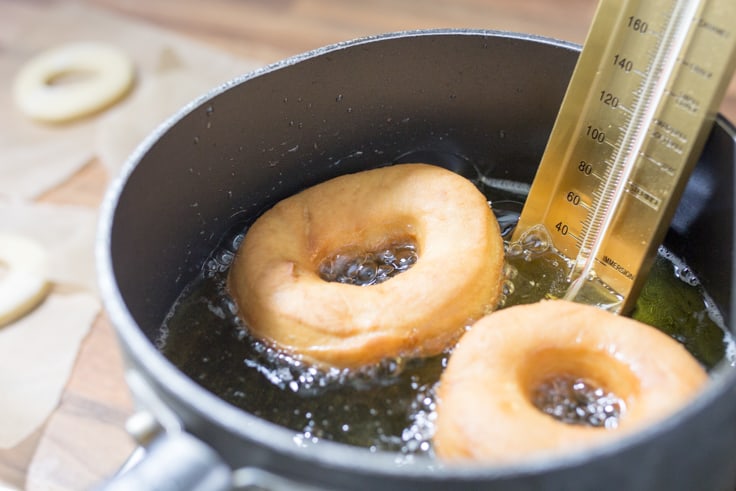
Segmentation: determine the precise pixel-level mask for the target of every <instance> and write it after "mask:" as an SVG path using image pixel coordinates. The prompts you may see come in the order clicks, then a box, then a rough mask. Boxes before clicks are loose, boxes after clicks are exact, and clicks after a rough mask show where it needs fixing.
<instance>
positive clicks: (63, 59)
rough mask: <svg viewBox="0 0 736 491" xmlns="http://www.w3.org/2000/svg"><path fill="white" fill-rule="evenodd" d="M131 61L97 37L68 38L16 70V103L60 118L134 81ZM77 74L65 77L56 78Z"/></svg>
mask: <svg viewBox="0 0 736 491" xmlns="http://www.w3.org/2000/svg"><path fill="white" fill-rule="evenodd" d="M133 74H134V69H133V62H132V61H131V60H130V58H129V57H128V56H127V55H126V54H125V53H123V52H122V51H120V50H119V49H117V48H115V47H113V46H109V45H107V44H102V43H97V42H79V43H71V44H66V45H63V46H59V47H56V48H52V49H50V50H48V51H44V52H42V53H40V54H38V55H37V56H35V57H34V58H32V59H31V60H29V61H28V62H27V63H26V64H25V65H24V66H23V67H22V68H21V70H20V71H19V72H18V74H17V76H16V78H15V82H14V85H13V96H14V100H15V102H16V104H17V105H18V107H19V108H20V110H21V111H23V112H24V113H25V114H26V115H28V116H29V117H30V118H32V119H35V120H38V121H43V122H49V123H61V122H65V121H70V120H73V119H77V118H80V117H82V116H87V115H89V114H92V113H95V112H97V111H100V110H101V109H104V108H106V107H108V106H109V105H111V104H112V103H114V102H116V101H117V100H118V99H120V98H121V97H122V96H124V95H125V93H126V92H127V91H128V90H129V89H130V87H131V85H132V83H133ZM65 76H76V77H77V79H76V80H72V81H69V82H68V83H58V84H57V83H55V80H57V79H59V78H60V77H65Z"/></svg>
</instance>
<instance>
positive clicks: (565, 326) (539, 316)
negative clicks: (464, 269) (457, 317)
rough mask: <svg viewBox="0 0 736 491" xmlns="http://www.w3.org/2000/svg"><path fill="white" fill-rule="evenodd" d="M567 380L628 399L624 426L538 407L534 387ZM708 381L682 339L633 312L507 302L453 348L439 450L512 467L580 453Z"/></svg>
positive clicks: (443, 386) (669, 408)
mask: <svg viewBox="0 0 736 491" xmlns="http://www.w3.org/2000/svg"><path fill="white" fill-rule="evenodd" d="M564 377H568V378H580V379H584V380H587V381H591V382H592V384H593V385H594V386H598V387H599V388H600V389H602V392H610V393H613V394H614V395H615V396H617V397H618V398H620V399H622V400H623V403H624V410H623V412H622V413H621V416H620V417H619V419H618V426H617V428H615V429H607V428H605V427H592V426H585V425H581V424H569V423H564V422H561V421H559V420H557V419H555V418H553V417H552V416H550V415H548V414H545V413H543V412H542V410H540V409H537V407H536V406H535V405H534V404H533V403H532V394H533V393H534V392H535V389H538V388H539V387H541V386H542V384H545V383H549V382H551V381H554V380H555V379H561V378H564ZM706 380H707V375H706V373H705V371H704V369H703V368H702V367H701V366H700V365H699V364H698V363H697V361H696V360H695V358H693V357H692V356H691V355H690V354H689V353H688V352H687V351H686V350H685V349H684V348H683V347H682V346H681V345H680V344H679V343H677V342H676V341H675V340H673V339H672V338H670V337H669V336H667V335H666V334H664V333H662V332H661V331H658V330H657V329H655V328H653V327H650V326H647V325H645V324H642V323H639V322H637V321H634V320H632V319H628V318H625V317H620V316H616V315H614V314H611V313H609V312H605V311H603V310H601V309H598V308H596V307H593V306H588V305H581V304H576V303H571V302H566V301H562V300H553V301H543V302H540V303H536V304H530V305H522V306H516V307H510V308H508V309H505V310H500V311H498V312H495V313H493V314H491V315H489V316H487V317H485V318H483V319H481V320H480V321H478V322H477V323H476V324H475V325H474V326H472V328H471V329H470V331H469V332H468V333H466V334H465V336H463V338H462V339H461V340H460V341H459V342H458V344H457V346H456V347H455V351H454V352H453V353H452V355H451V357H450V361H449V363H448V366H447V368H446V370H445V372H444V373H443V374H442V377H441V379H440V386H439V389H438V404H437V421H436V427H435V430H436V431H435V435H434V440H433V441H434V446H435V451H436V453H437V455H438V456H439V457H441V458H442V459H444V460H447V461H467V460H469V461H480V462H484V463H494V464H495V463H498V464H506V463H511V462H518V461H521V460H522V459H528V458H533V457H549V456H551V455H557V454H560V453H564V452H570V451H575V450H579V449H581V448H585V447H589V446H591V445H594V444H599V443H603V442H606V441H611V440H612V439H614V438H617V437H618V436H621V435H624V434H627V433H630V432H631V431H633V430H636V429H637V428H641V427H642V426H643V425H645V424H647V423H651V422H653V421H656V420H659V419H661V418H663V417H665V416H666V415H668V414H670V413H671V412H673V411H674V410H675V409H677V408H678V407H680V406H681V405H682V404H684V403H685V402H686V401H688V400H690V399H691V398H693V397H694V396H695V394H697V392H698V391H699V390H700V389H701V387H702V386H703V384H704V383H705V382H706Z"/></svg>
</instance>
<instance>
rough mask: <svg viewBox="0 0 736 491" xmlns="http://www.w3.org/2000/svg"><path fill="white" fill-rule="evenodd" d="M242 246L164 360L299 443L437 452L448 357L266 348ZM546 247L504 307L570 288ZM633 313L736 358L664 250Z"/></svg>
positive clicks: (178, 329)
mask: <svg viewBox="0 0 736 491" xmlns="http://www.w3.org/2000/svg"><path fill="white" fill-rule="evenodd" d="M519 209H520V206H519V203H517V202H514V201H498V202H497V203H494V212H495V213H496V215H497V216H498V218H499V223H500V224H501V226H502V229H503V233H504V236H505V237H510V235H511V231H512V229H513V224H514V223H515V219H516V218H517V217H518V210H519ZM240 240H242V235H240V236H237V237H236V238H235V239H233V240H231V241H230V243H229V244H227V245H226V246H225V247H223V248H222V249H221V250H218V251H216V252H215V253H214V254H213V255H212V256H211V258H210V260H209V261H207V263H206V264H205V267H204V268H203V272H202V274H201V275H200V276H199V277H198V278H197V279H196V280H195V281H194V282H193V283H192V284H191V285H190V286H189V287H188V288H187V289H186V290H185V291H184V292H183V293H182V295H181V297H180V299H179V300H178V301H177V303H176V304H175V305H174V306H173V308H172V310H171V312H170V313H169V315H168V316H167V319H166V321H165V323H164V325H163V326H162V328H161V332H160V336H159V338H158V340H157V345H158V347H159V349H161V351H162V352H163V353H164V355H165V356H166V357H167V358H169V359H170V360H171V361H172V362H173V363H174V364H175V365H177V366H178V367H179V368H180V369H181V370H182V371H183V372H184V373H186V374H187V375H188V376H189V377H191V378H192V379H194V380H195V381H197V382H198V383H199V384H200V385H202V386H203V387H205V388H206V389H208V390H210V391H211V392H213V393H214V394H216V395H217V396H219V397H221V398H222V399H224V400H226V401H227V402H229V403H231V404H233V405H235V406H237V407H239V408H241V409H243V410H245V411H248V412H250V413H252V414H254V415H256V416H259V417H261V418H264V419H266V420H269V421H271V422H274V423H276V424H279V425H282V426H284V427H286V428H289V429H291V430H293V431H294V440H295V442H296V443H297V444H306V443H310V442H317V441H319V440H321V439H328V440H333V441H338V442H343V443H347V444H351V445H358V446H363V447H367V448H369V449H371V450H373V451H379V450H387V451H394V452H398V454H399V455H400V456H403V457H401V458H412V456H414V455H432V445H431V437H432V433H433V431H434V418H435V414H436V413H435V389H436V386H437V382H438V380H439V377H440V374H441V372H442V370H443V368H444V366H445V365H446V362H447V359H448V356H449V353H443V354H441V355H438V356H435V357H432V358H428V359H390V360H385V361H384V362H383V363H381V364H379V365H376V366H372V367H369V368H366V369H364V370H361V371H349V370H338V369H333V370H319V369H316V368H315V367H312V366H309V365H307V364H304V363H302V362H300V361H299V360H298V359H295V358H293V357H290V356H288V355H287V354H285V353H282V352H279V351H278V350H275V349H273V348H272V347H270V346H267V345H265V344H263V343H261V342H259V341H258V340H256V339H254V338H253V337H251V336H250V334H249V333H248V330H247V327H246V326H244V325H243V323H242V321H241V320H240V319H239V317H238V316H237V307H236V305H235V303H234V301H233V300H232V299H231V298H230V297H229V295H228V293H227V290H226V287H225V284H226V277H227V271H228V269H229V266H230V264H231V262H232V259H233V255H234V251H235V250H236V249H237V247H238V245H239V243H240ZM543 245H544V244H541V245H540V244H531V245H529V244H527V245H526V246H525V247H523V248H522V249H519V248H518V247H517V246H516V245H514V244H507V264H506V268H505V275H506V281H505V284H504V296H503V299H502V303H503V305H505V306H510V305H513V304H521V303H529V302H533V301H537V300H539V299H541V298H544V297H545V296H546V295H548V294H549V292H550V291H554V290H555V289H559V288H560V285H561V284H563V283H564V281H565V278H566V269H565V268H566V266H565V264H564V259H563V258H561V257H560V256H558V255H556V254H555V253H554V251H553V250H549V248H544V247H541V246H543ZM561 282H562V283H561ZM368 287H369V286H368ZM632 316H633V317H634V318H636V319H638V320H641V321H643V322H647V323H648V324H651V325H654V326H656V327H658V328H660V329H662V330H663V331H665V332H666V333H667V334H669V335H670V336H672V337H673V338H675V339H677V340H678V341H680V342H681V343H682V344H684V345H685V346H686V347H687V349H688V350H689V351H690V352H691V353H692V354H693V355H694V356H695V357H696V358H697V359H698V360H699V361H700V362H701V363H702V364H703V365H704V366H705V367H706V368H708V369H711V368H713V367H714V366H715V365H716V364H718V363H719V362H720V361H722V360H723V359H724V357H726V356H727V355H726V353H727V350H730V351H728V352H729V353H731V354H730V355H729V356H731V357H733V351H734V350H733V343H732V342H731V340H730V337H729V336H728V335H727V334H726V331H725V329H724V328H723V327H721V325H720V323H719V322H718V319H719V316H718V312H716V311H715V310H714V307H713V306H712V303H711V302H710V300H709V297H708V296H707V294H706V293H705V292H704V291H703V289H702V288H701V287H700V286H699V284H698V282H697V279H695V278H694V277H693V275H692V274H691V273H690V272H689V270H687V267H686V265H684V264H683V263H682V262H681V261H679V259H677V258H676V257H674V256H672V255H671V254H670V253H669V252H667V251H666V250H664V249H661V250H660V253H659V255H658V258H657V260H656V262H655V264H654V267H653V269H652V272H651V274H650V275H649V278H648V281H647V283H646V285H645V287H644V289H643V292H642V294H641V296H640V298H639V300H638V303H637V306H636V308H635V311H634V312H633V314H632ZM730 363H732V364H733V363H734V360H730Z"/></svg>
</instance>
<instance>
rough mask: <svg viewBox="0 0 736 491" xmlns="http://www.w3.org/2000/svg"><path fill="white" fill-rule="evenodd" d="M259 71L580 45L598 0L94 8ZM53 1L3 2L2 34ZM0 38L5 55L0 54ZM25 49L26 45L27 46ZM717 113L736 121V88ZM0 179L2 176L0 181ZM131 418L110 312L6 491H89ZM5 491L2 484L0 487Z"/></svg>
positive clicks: (98, 189)
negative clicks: (302, 59) (419, 42)
mask: <svg viewBox="0 0 736 491" xmlns="http://www.w3.org/2000/svg"><path fill="white" fill-rule="evenodd" d="M83 3H88V4H90V5H94V6H96V7H99V8H102V9H105V10H107V11H109V12H111V13H113V14H115V15H125V16H129V17H130V18H131V19H132V20H134V21H136V22H147V23H152V24H153V25H156V26H158V27H160V28H162V29H168V30H171V31H175V32H177V33H179V34H183V35H185V36H189V37H191V38H193V39H195V40H199V41H202V42H205V43H208V44H209V45H211V46H214V47H217V48H220V49H222V50H223V51H226V52H229V53H232V54H235V55H241V56H245V57H248V58H251V59H256V60H260V61H262V62H263V64H264V65H265V64H267V63H270V62H274V61H277V60H279V59H282V58H285V57H288V56H291V55H294V54H297V53H301V52H304V51H307V50H310V49H313V48H317V47H319V46H323V45H326V44H331V43H335V42H338V41H342V40H346V39H352V38H356V37H360V36H365V35H369V34H376V33H381V32H388V31H398V30H406V29H420V28H439V27H471V28H488V29H500V30H509V31H517V32H527V33H534V34H539V35H544V36H551V37H556V38H560V39H564V40H568V41H573V42H577V43H582V42H583V40H584V37H585V34H586V32H587V29H588V24H589V22H590V20H591V18H592V15H593V11H594V9H595V6H596V1H595V0H556V1H555V2H550V1H548V0H525V1H519V0H443V1H436V2H426V1H425V0H329V1H327V0H250V1H240V2H233V1H228V0H212V1H209V2H198V1H196V0H159V1H157V2H150V1H147V0H88V1H87V2H83ZM53 5H55V2H54V1H52V0H35V1H31V2H15V1H12V0H0V33H3V32H5V33H8V32H12V30H13V29H15V28H16V26H17V24H18V21H19V19H20V18H23V19H27V18H28V16H31V17H32V16H33V15H35V14H37V13H40V12H43V11H44V9H49V8H51V7H52V6H53ZM2 39H3V38H2V36H1V35H0V56H2V50H3V46H2ZM21 42H22V40H21ZM721 112H722V113H724V114H725V115H726V116H727V117H728V118H729V119H731V120H732V121H736V83H731V86H730V88H729V92H728V96H727V98H726V101H725V102H724V104H723V106H722V109H721ZM0 178H2V177H1V176H0ZM108 179H109V176H108V175H107V173H106V171H105V168H104V167H103V166H102V165H101V164H100V163H99V162H91V163H90V164H89V165H87V166H86V167H84V168H83V169H82V170H81V171H80V172H79V173H78V174H77V175H75V176H73V178H71V179H70V180H69V181H68V182H66V183H64V184H63V185H62V186H60V187H59V188H57V189H54V190H52V191H51V192H49V193H47V194H46V195H44V196H43V197H42V201H45V202H51V203H72V204H80V205H84V206H90V207H95V206H97V205H98V204H99V202H100V200H101V198H102V195H103V193H104V189H105V187H106V185H107V183H108ZM132 410H133V407H132V402H131V400H130V396H129V393H128V391H127V388H126V386H125V383H124V381H123V368H122V360H121V357H120V353H119V349H118V346H117V344H116V340H115V335H114V332H113V330H112V328H111V326H110V324H109V322H108V320H107V318H106V317H105V316H104V314H103V315H102V316H101V317H100V318H99V319H98V320H97V322H96V323H95V325H94V326H93V328H92V330H91V332H90V334H89V336H88V337H87V339H86V340H85V342H84V344H83V346H82V349H81V351H80V353H79V356H78V359H77V362H76V365H75V368H74V371H73V374H72V376H71V379H70V380H69V382H68V384H67V386H66V390H65V392H64V394H63V396H62V400H61V403H60V405H59V407H58V409H57V410H56V411H55V412H54V414H53V415H52V416H51V418H50V419H49V420H48V421H47V423H46V425H45V426H44V427H42V428H40V429H39V430H38V431H37V432H36V433H35V434H34V435H32V436H31V437H30V438H28V439H27V440H26V441H24V442H23V443H22V444H21V445H19V446H18V447H16V448H14V449H11V450H5V451H0V483H3V482H4V483H7V484H11V485H13V486H15V487H18V488H25V489H54V490H72V489H75V490H76V489H87V488H89V487H90V486H92V485H94V484H95V483H98V482H99V481H100V480H101V479H103V478H104V477H105V476H109V475H111V474H113V473H114V472H116V470H117V469H119V467H120V466H121V465H122V464H123V463H124V461H125V459H126V458H127V456H128V455H129V454H130V453H131V452H132V451H133V449H134V443H133V442H132V441H131V440H130V438H129V437H128V436H127V435H126V433H125V432H124V430H123V425H124V423H125V420H126V418H127V417H128V415H130V414H131V412H132ZM0 488H1V486H0Z"/></svg>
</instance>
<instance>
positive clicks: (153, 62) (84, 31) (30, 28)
mask: <svg viewBox="0 0 736 491" xmlns="http://www.w3.org/2000/svg"><path fill="white" fill-rule="evenodd" d="M43 12H44V13H43V14H40V15H35V16H33V17H30V18H29V19H28V21H27V22H26V23H25V24H24V25H23V26H18V27H17V28H16V29H14V32H13V33H5V34H4V36H3V38H0V39H3V40H4V41H5V42H7V45H5V46H3V47H2V49H0V114H2V118H0V199H2V198H6V200H7V199H32V198H35V197H37V196H39V195H40V194H42V193H43V192H44V191H46V190H48V189H51V188H53V187H55V186H56V185H58V184H59V183H61V182H63V181H64V180H66V179H67V178H68V177H69V176H71V175H72V174H74V172H76V171H77V170H79V168H80V167H82V166H83V165H84V164H86V163H88V162H89V161H90V160H91V159H92V158H93V157H94V156H95V135H96V133H97V125H98V123H99V121H100V119H101V118H102V117H103V116H105V115H106V114H107V112H109V111H111V110H112V109H121V110H122V109H123V108H125V107H126V106H127V105H134V106H136V107H142V106H141V103H140V102H137V100H138V98H139V97H140V96H141V94H143V96H144V97H150V96H146V95H145V94H147V93H150V92H151V91H154V92H156V91H157V90H158V93H161V89H155V88H151V87H152V86H156V85H159V84H160V83H167V82H166V81H163V82H160V81H159V76H160V75H162V74H164V73H166V72H167V71H169V70H176V71H178V72H179V73H180V75H182V77H181V78H180V81H181V80H184V83H181V84H180V86H177V87H176V88H175V92H176V94H177V97H176V98H171V99H169V100H165V101H164V100H162V101H160V103H158V102H155V101H154V103H153V104H152V103H150V102H148V103H146V104H144V106H143V107H144V112H143V113H139V119H140V121H141V122H142V123H143V122H144V124H143V125H142V126H138V125H135V124H127V123H126V125H125V126H124V127H125V128H127V129H130V128H131V127H132V126H134V129H133V131H134V132H135V133H136V134H135V136H133V134H132V133H131V134H130V135H125V136H124V138H125V139H126V141H128V140H136V141H137V140H138V139H140V138H142V136H141V135H144V134H145V133H146V132H147V131H149V130H150V129H152V126H155V123H152V121H155V122H156V123H157V122H158V121H160V120H162V119H164V118H165V117H166V116H168V114H169V113H171V112H173V111H175V110H176V109H177V108H178V107H179V106H180V105H182V104H183V103H185V102H187V101H188V100H190V99H193V98H195V97H196V96H198V95H199V94H200V93H202V92H204V91H205V90H206V89H207V88H209V87H212V86H214V85H217V84H219V83H222V82H225V81H227V80H229V79H230V78H232V77H234V76H235V75H237V74H240V73H244V72H247V71H250V70H252V69H253V68H255V67H257V66H258V65H259V64H258V63H257V62H253V61H249V60H243V59H239V58H236V57H233V56H230V55H227V54H224V53H222V52H220V51H218V50H215V49H212V48H209V47H207V46H205V45H203V44H200V43H197V42H194V41H191V40H189V39H187V38H184V37H182V36H178V35H175V34H172V33H170V32H168V31H165V30H162V29H159V28H156V27H153V26H149V25H147V24H143V23H140V22H135V21H133V20H131V19H129V18H127V17H124V16H116V15H111V14H108V13H106V12H102V11H100V10H96V9H94V8H91V7H89V6H86V5H85V6H80V5H77V4H75V3H66V2H62V3H60V4H57V5H54V6H51V7H49V8H48V9H44V11H43ZM5 36H7V37H11V38H12V39H9V40H5V39H4V38H5ZM72 41H101V42H107V43H111V44H113V45H115V46H117V47H119V48H121V49H123V50H124V51H125V52H126V53H128V55H130V56H131V58H132V59H133V61H134V63H135V66H136V71H137V76H136V85H135V87H134V89H133V90H132V92H131V93H130V94H129V95H128V97H126V98H125V99H124V100H123V101H122V102H120V103H119V104H118V105H116V106H113V107H112V108H111V109H109V110H108V111H106V112H102V113H99V114H97V115H94V116H91V117H89V118H86V119H84V120H80V121H78V122H73V123H68V124H61V125H48V124H42V123H37V122H34V121H31V120H29V119H28V118H27V117H26V116H24V115H23V114H22V113H21V112H20V111H19V110H18V109H17V108H16V106H15V104H14V102H13V100H12V91H11V87H12V83H13V79H14V76H15V74H16V73H17V71H18V70H19V69H20V67H21V66H22V65H23V63H25V62H26V61H27V60H28V59H29V58H30V57H31V56H33V55H34V54H36V53H38V52H40V51H42V50H44V49H48V48H50V47H54V46H58V45H60V44H63V43H67V42H72ZM172 62H173V63H172ZM188 76H190V77H191V79H188ZM105 128H106V129H105V130H104V132H103V133H104V136H103V137H102V142H103V143H102V147H103V148H104V147H105V145H107V143H105V142H114V141H115V136H116V135H121V133H118V130H117V128H116V124H115V123H114V122H113V123H110V122H108V123H107V124H106V126H105ZM138 128H141V129H138ZM131 146H134V145H132V144H130V143H128V144H126V145H125V146H123V148H126V149H127V148H129V147H131ZM118 148H120V146H117V147H116V150H115V151H112V152H107V153H106V155H107V156H111V157H110V158H112V159H114V160H115V161H114V162H109V161H108V162H107V164H108V165H110V166H111V168H113V169H115V168H117V167H118V166H119V165H120V160H121V157H119V156H118V155H119V152H120V150H117V149H118ZM102 153H105V152H104V150H103V152H102Z"/></svg>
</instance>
